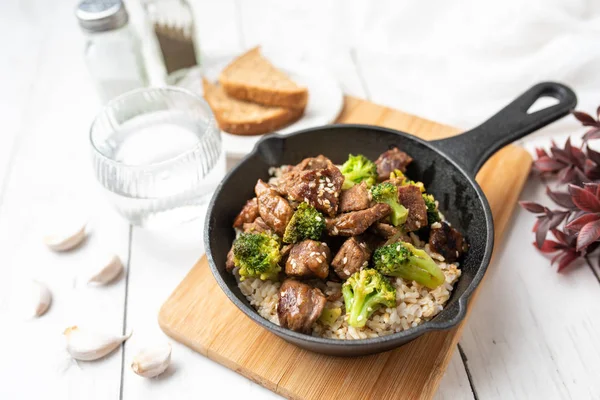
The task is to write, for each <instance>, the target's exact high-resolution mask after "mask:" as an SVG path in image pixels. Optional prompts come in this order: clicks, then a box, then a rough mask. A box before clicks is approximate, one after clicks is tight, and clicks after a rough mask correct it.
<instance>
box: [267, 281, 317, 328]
mask: <svg viewBox="0 0 600 400" xmlns="http://www.w3.org/2000/svg"><path fill="white" fill-rule="evenodd" d="M326 302H327V299H326V298H325V296H324V295H323V292H321V291H320V290H319V289H316V288H313V287H311V286H309V285H307V284H306V283H302V282H298V281H296V280H294V279H286V280H285V281H284V282H283V283H282V284H281V288H280V289H279V301H278V302H277V316H278V317H279V325H281V326H282V327H284V328H288V329H291V330H293V331H297V332H304V333H310V332H311V330H312V325H313V324H314V323H315V321H316V320H317V318H319V317H320V316H321V313H322V312H323V308H324V307H325V303H326Z"/></svg>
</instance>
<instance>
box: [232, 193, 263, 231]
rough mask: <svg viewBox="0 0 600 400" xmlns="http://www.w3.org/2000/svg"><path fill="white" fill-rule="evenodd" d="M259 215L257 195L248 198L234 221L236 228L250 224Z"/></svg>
mask: <svg viewBox="0 0 600 400" xmlns="http://www.w3.org/2000/svg"><path fill="white" fill-rule="evenodd" d="M256 217H258V202H257V200H256V197H254V198H252V199H250V200H248V201H247V202H246V204H245V205H244V207H243V208H242V211H240V213H239V214H238V216H237V217H236V218H235V220H234V221H233V227H234V228H241V227H242V226H244V224H249V223H252V222H254V220H255V219H256Z"/></svg>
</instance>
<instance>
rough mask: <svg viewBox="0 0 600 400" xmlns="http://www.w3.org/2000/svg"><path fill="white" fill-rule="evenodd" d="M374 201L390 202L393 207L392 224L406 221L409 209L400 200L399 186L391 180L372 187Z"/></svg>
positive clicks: (396, 224) (400, 223) (395, 224)
mask: <svg viewBox="0 0 600 400" xmlns="http://www.w3.org/2000/svg"><path fill="white" fill-rule="evenodd" d="M371 195H372V196H373V201H375V202H377V203H385V204H388V205H389V206H390V207H391V208H392V214H391V216H390V217H391V220H392V225H394V226H398V225H402V224H403V223H405V222H406V218H407V217H408V210H407V209H406V207H404V206H403V205H402V204H400V203H399V202H398V187H396V185H394V184H393V183H390V182H383V183H380V184H379V185H375V186H373V187H372V188H371Z"/></svg>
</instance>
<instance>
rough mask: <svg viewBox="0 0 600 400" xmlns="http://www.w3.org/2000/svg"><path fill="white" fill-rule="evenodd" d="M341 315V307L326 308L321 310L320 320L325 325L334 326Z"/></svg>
mask: <svg viewBox="0 0 600 400" xmlns="http://www.w3.org/2000/svg"><path fill="white" fill-rule="evenodd" d="M340 315H342V309H341V308H325V309H323V312H321V316H320V317H319V321H321V323H322V324H323V325H326V326H332V325H333V324H334V323H335V321H337V319H338V318H339V316H340Z"/></svg>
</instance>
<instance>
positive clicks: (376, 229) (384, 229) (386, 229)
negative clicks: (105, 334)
mask: <svg viewBox="0 0 600 400" xmlns="http://www.w3.org/2000/svg"><path fill="white" fill-rule="evenodd" d="M369 231H370V232H373V233H374V234H375V235H377V236H381V237H382V238H384V239H395V240H394V241H397V240H402V241H403V242H407V241H409V240H410V238H409V237H408V235H407V234H406V233H404V232H402V229H400V228H396V227H395V226H393V225H390V224H386V223H385V222H375V223H374V224H373V225H371V228H370V229H369Z"/></svg>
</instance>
